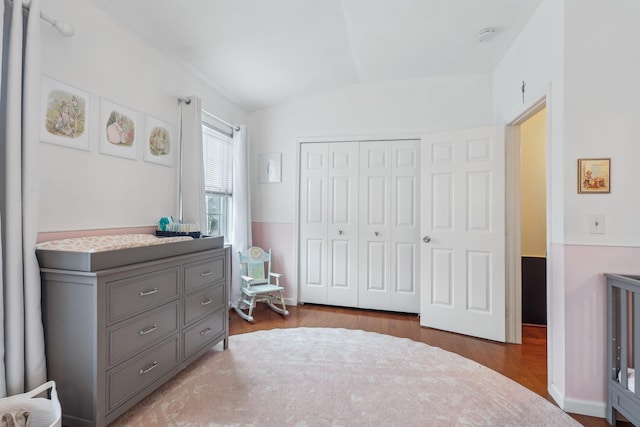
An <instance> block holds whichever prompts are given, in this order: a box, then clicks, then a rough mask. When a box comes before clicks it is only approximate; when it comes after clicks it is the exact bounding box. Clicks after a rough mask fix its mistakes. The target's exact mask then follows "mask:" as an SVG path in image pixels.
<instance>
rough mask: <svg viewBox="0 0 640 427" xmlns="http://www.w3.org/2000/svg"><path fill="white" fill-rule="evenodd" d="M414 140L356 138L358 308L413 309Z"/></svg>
mask: <svg viewBox="0 0 640 427" xmlns="http://www.w3.org/2000/svg"><path fill="white" fill-rule="evenodd" d="M419 159H420V155H419V142H418V141H413V140H412V141H366V142H361V143H360V194H359V200H360V215H359V217H360V239H359V240H360V244H359V259H360V268H359V276H360V277H359V283H360V286H359V294H358V303H359V304H358V306H359V307H361V308H370V309H380V310H391V311H405V312H410V313H417V312H419V310H420V298H419V286H420V280H419V274H420V270H419V259H420V257H419V250H420V247H419V243H418V242H419V236H420V235H419V233H420V225H419V222H418V221H419V218H420V215H419V212H418V206H419V202H418V200H419V199H418V196H419V194H420V192H419V176H420V171H419V166H418V165H419V163H418V162H419Z"/></svg>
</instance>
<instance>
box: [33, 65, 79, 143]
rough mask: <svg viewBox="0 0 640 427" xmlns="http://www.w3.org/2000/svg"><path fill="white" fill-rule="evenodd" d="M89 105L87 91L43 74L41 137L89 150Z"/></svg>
mask: <svg viewBox="0 0 640 427" xmlns="http://www.w3.org/2000/svg"><path fill="white" fill-rule="evenodd" d="M90 106H91V95H90V94H89V93H87V92H85V91H83V90H80V89H77V88H74V87H72V86H69V85H66V84H64V83H62V82H59V81H57V80H55V79H52V78H50V77H47V76H42V81H41V98H40V110H41V114H40V140H41V141H43V142H48V143H51V144H57V145H62V146H65V147H71V148H77V149H80V150H87V151H88V150H89V117H90V114H89V110H90Z"/></svg>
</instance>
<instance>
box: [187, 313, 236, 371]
mask: <svg viewBox="0 0 640 427" xmlns="http://www.w3.org/2000/svg"><path fill="white" fill-rule="evenodd" d="M225 312H226V310H225V309H224V308H221V309H219V310H218V311H216V312H215V313H213V314H212V315H211V316H209V317H206V318H204V319H202V320H201V321H199V322H198V323H196V324H195V325H193V326H192V327H190V328H189V329H187V330H186V331H185V332H184V349H183V350H184V351H183V354H184V359H187V358H189V356H191V355H192V354H193V353H195V352H196V351H198V350H200V349H201V348H203V347H205V346H206V345H207V344H208V343H211V342H212V341H214V340H215V339H216V338H217V337H219V336H220V335H221V334H222V333H223V332H224V330H225V323H224V322H225V318H224V317H225Z"/></svg>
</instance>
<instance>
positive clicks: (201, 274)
mask: <svg viewBox="0 0 640 427" xmlns="http://www.w3.org/2000/svg"><path fill="white" fill-rule="evenodd" d="M229 262H230V259H229V248H220V249H210V250H203V251H198V252H193V253H189V254H183V255H178V256H168V257H164V258H160V259H155V260H149V261H145V262H140V263H136V264H131V265H124V266H120V267H113V268H108V269H103V270H99V271H77V270H63V269H55V268H42V269H41V272H42V291H43V318H44V323H45V335H46V352H47V368H48V374H49V378H50V379H53V380H55V381H56V384H57V388H58V393H59V397H60V401H61V404H62V411H63V423H64V425H69V426H103V425H106V424H108V423H110V422H112V421H114V420H115V419H116V418H117V417H119V416H120V415H122V414H123V413H124V412H125V411H127V409H129V408H131V407H132V406H133V405H134V404H136V403H137V402H139V401H140V400H142V398H144V397H145V396H147V395H149V394H150V393H151V392H152V391H154V390H155V389H157V388H158V387H159V386H160V385H162V384H163V383H165V382H166V381H168V380H169V379H170V378H171V377H173V376H174V375H175V374H177V373H178V372H180V371H181V370H182V369H184V368H185V367H186V366H188V365H189V364H190V363H191V362H193V361H194V360H195V359H197V358H198V357H200V356H202V355H203V354H204V353H205V352H207V351H209V349H210V348H211V347H212V346H213V345H214V344H216V343H218V342H220V341H222V340H224V348H225V349H226V348H227V345H228V337H229V325H228V298H229V297H228V295H227V293H228V288H229V272H230V269H229Z"/></svg>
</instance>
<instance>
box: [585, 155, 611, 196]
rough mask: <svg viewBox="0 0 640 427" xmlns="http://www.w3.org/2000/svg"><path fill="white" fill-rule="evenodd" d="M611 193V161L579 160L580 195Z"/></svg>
mask: <svg viewBox="0 0 640 427" xmlns="http://www.w3.org/2000/svg"><path fill="white" fill-rule="evenodd" d="M610 192H611V159H578V193H610Z"/></svg>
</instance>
